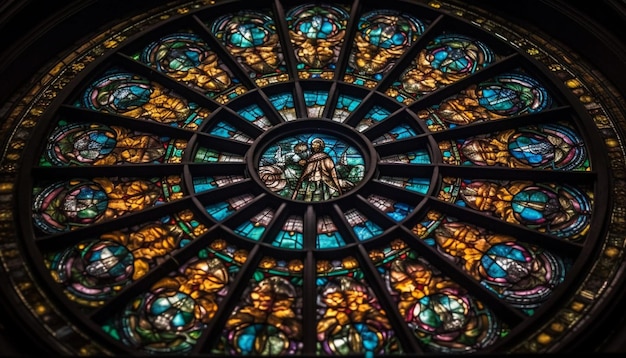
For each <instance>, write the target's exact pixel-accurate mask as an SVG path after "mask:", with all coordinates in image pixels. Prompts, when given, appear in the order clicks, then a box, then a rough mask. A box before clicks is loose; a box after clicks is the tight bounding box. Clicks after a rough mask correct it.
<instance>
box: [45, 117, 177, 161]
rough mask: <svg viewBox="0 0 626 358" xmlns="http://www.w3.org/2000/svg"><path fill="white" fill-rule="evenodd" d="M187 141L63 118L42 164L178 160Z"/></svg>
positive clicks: (52, 135) (53, 133)
mask: <svg viewBox="0 0 626 358" xmlns="http://www.w3.org/2000/svg"><path fill="white" fill-rule="evenodd" d="M186 147H187V141H186V140H183V139H171V138H169V137H164V136H157V135H153V134H150V133H144V132H139V131H133V130H131V129H128V128H125V127H121V126H116V125H106V124H102V123H93V122H92V123H88V122H72V121H66V120H61V121H59V122H58V123H57V124H56V127H55V128H54V130H53V132H52V133H50V134H49V135H48V143H47V144H46V152H45V153H44V155H43V156H42V157H41V159H40V160H39V165H40V166H55V167H57V166H59V167H60V166H88V165H116V164H144V163H153V164H156V163H179V162H180V161H181V157H182V155H183V152H184V150H185V148H186Z"/></svg>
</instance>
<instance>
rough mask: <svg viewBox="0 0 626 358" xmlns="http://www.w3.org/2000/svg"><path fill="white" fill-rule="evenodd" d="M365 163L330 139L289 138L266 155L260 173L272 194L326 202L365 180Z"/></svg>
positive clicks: (356, 152)
mask: <svg viewBox="0 0 626 358" xmlns="http://www.w3.org/2000/svg"><path fill="white" fill-rule="evenodd" d="M364 169H365V167H364V160H363V157H362V155H361V154H360V153H359V152H358V151H357V150H356V149H355V148H353V147H352V146H350V145H348V144H347V143H345V142H343V141H341V140H338V139H337V138H334V137H331V136H321V135H319V136H318V135H315V134H304V135H300V136H295V137H288V138H285V139H283V140H280V141H279V142H277V143H276V144H274V145H272V146H270V147H269V148H268V149H267V150H265V152H264V153H263V155H262V157H261V159H260V164H259V169H258V173H259V176H260V178H261V180H263V183H264V184H265V186H266V187H267V188H268V189H270V190H271V191H273V192H275V193H277V194H279V195H281V196H284V197H288V198H291V199H293V200H303V201H324V200H330V199H333V198H336V197H339V196H341V195H342V194H344V193H346V192H348V191H350V190H351V189H352V188H353V187H354V186H355V185H356V184H357V183H358V182H360V181H361V180H362V179H363V177H364Z"/></svg>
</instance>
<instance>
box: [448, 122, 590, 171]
mask: <svg viewBox="0 0 626 358" xmlns="http://www.w3.org/2000/svg"><path fill="white" fill-rule="evenodd" d="M439 149H440V150H441V154H442V156H443V161H444V162H445V163H448V164H455V165H459V164H460V165H478V166H503V167H510V168H533V169H546V170H580V171H588V170H590V165H589V158H588V156H587V149H586V148H585V144H584V141H583V140H582V138H581V136H580V134H578V133H577V131H576V130H575V129H574V128H572V126H571V125H568V124H566V123H559V124H556V123H555V124H542V125H538V126H525V127H518V128H515V129H509V130H504V131H500V132H495V133H489V134H483V135H478V136H474V137H470V138H465V139H459V140H457V141H456V143H454V142H452V141H445V142H439Z"/></svg>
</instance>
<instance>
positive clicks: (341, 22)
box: [285, 4, 349, 79]
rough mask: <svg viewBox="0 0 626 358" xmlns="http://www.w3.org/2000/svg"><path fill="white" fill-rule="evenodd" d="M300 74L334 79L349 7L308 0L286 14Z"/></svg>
mask: <svg viewBox="0 0 626 358" xmlns="http://www.w3.org/2000/svg"><path fill="white" fill-rule="evenodd" d="M285 17H286V21H287V23H288V25H289V38H290V40H291V43H292V45H293V47H294V54H295V56H296V59H297V60H298V64H297V65H296V66H297V68H298V75H299V77H300V78H303V79H305V78H324V79H331V78H333V76H334V71H335V69H336V67H337V59H338V57H339V52H340V51H341V46H342V44H343V41H344V38H345V35H346V25H347V23H348V17H349V13H348V9H345V8H343V7H341V6H331V5H321V6H320V5H313V4H305V5H301V6H297V7H295V8H293V9H291V10H289V11H287V14H286V16H285Z"/></svg>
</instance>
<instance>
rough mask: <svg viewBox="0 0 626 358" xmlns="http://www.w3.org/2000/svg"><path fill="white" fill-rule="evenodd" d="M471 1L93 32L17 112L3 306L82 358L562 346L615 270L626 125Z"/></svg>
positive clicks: (179, 14)
mask: <svg viewBox="0 0 626 358" xmlns="http://www.w3.org/2000/svg"><path fill="white" fill-rule="evenodd" d="M474 11H475V12H472V11H467V10H464V9H461V8H458V7H456V6H454V5H451V4H446V3H442V2H426V1H410V2H409V1H405V2H390V3H386V4H378V3H377V4H373V3H370V2H360V1H355V2H336V3H335V2H333V3H330V2H329V3H318V2H298V4H291V3H288V2H284V3H283V2H281V1H275V2H266V1H259V2H255V3H254V4H253V3H247V2H226V3H224V4H207V3H206V2H203V1H197V2H191V3H188V4H184V5H170V6H169V7H167V8H162V9H159V10H158V11H156V12H154V13H146V14H143V15H141V16H139V17H137V18H133V19H132V20H129V21H127V22H123V23H121V24H119V25H117V24H116V25H114V26H113V27H112V28H111V29H109V30H108V31H107V32H104V33H102V34H99V35H98V36H95V37H94V38H93V39H91V40H89V41H87V42H85V44H84V45H83V46H80V47H79V48H78V49H76V51H74V52H72V54H71V55H68V56H67V57H66V58H63V59H62V60H61V61H59V62H58V63H57V64H56V66H54V69H53V70H51V71H50V72H49V73H48V74H47V76H45V78H44V79H42V80H41V81H40V82H38V85H37V86H34V87H32V88H31V89H30V90H29V94H28V95H26V96H24V97H23V98H22V99H21V101H20V103H19V105H17V106H15V107H14V108H13V109H12V110H11V112H10V119H11V121H10V122H11V123H14V128H13V130H12V131H11V132H10V134H8V135H7V143H8V146H7V147H6V149H5V150H4V152H3V153H2V161H3V168H6V173H7V175H8V176H9V177H10V178H8V179H6V180H5V183H3V184H1V185H3V186H2V188H3V189H2V190H3V192H4V193H6V195H8V196H9V197H10V201H11V202H12V203H14V207H12V208H11V211H10V212H11V213H13V212H15V213H16V214H14V215H13V214H7V215H4V214H3V216H2V217H0V220H2V224H3V229H4V230H5V232H4V233H3V234H2V241H0V243H1V244H2V247H1V248H2V250H1V252H2V254H1V255H0V260H1V261H2V263H3V268H2V270H3V273H4V274H6V275H7V277H8V280H9V281H10V289H9V290H8V292H7V295H8V296H10V297H13V298H14V300H15V302H17V303H18V304H17V305H16V306H17V308H16V309H17V310H19V311H20V312H23V314H24V317H25V320H26V321H28V322H30V323H31V324H32V325H33V326H34V327H38V328H34V330H35V331H37V332H41V334H42V336H43V337H44V338H43V339H44V340H46V341H49V342H53V343H51V345H52V346H53V347H54V349H55V350H58V351H59V352H66V353H68V352H69V353H80V354H85V355H89V354H104V355H109V354H125V353H135V354H136V353H139V354H188V355H211V354H215V355H223V354H232V355H286V354H300V355H351V354H358V355H366V356H373V355H387V354H410V355H413V354H416V353H437V354H459V353H473V352H496V351H498V352H507V353H524V352H549V351H556V350H559V349H560V348H561V347H562V346H563V345H565V344H567V342H568V341H571V340H573V339H575V338H576V332H577V331H578V329H579V327H580V325H582V324H584V321H585V317H587V316H589V315H591V314H593V313H594V312H595V311H597V310H600V309H601V307H602V302H603V300H602V298H603V297H608V295H609V294H610V293H611V292H610V288H609V286H610V285H608V284H607V283H610V282H611V281H612V280H616V279H618V274H617V272H618V266H619V263H620V261H621V257H622V249H621V248H622V244H623V239H618V238H616V235H617V233H618V232H621V231H623V222H624V220H625V219H626V218H625V217H624V212H626V211H625V210H624V208H622V207H621V205H623V204H622V203H624V202H626V201H624V200H621V199H626V198H624V197H625V196H626V194H625V193H624V190H623V189H620V187H619V186H618V185H616V183H615V180H614V178H615V172H619V171H623V170H624V163H623V159H622V157H623V148H622V147H621V145H620V144H619V143H620V141H621V140H622V138H621V137H620V129H619V128H618V127H619V124H618V123H619V120H620V117H619V115H618V114H617V113H615V111H614V108H611V106H609V105H608V104H607V103H603V102H601V101H599V100H597V99H596V98H598V97H596V93H597V92H596V91H598V88H597V87H595V86H594V85H593V80H595V77H593V76H596V75H595V74H594V73H593V71H591V70H588V69H587V68H585V67H584V66H582V65H579V64H572V63H571V62H569V61H565V60H561V59H562V58H564V55H565V53H566V52H565V51H566V50H564V49H562V48H560V47H557V45H555V44H554V43H551V42H550V41H549V40H548V39H545V40H541V39H540V38H538V39H533V40H529V39H527V35H528V34H527V32H526V31H525V30H524V29H521V28H519V29H518V28H515V27H514V25H511V24H506V25H505V24H504V23H500V22H498V19H493V18H489V17H487V16H486V15H485V14H482V13H480V11H479V10H474ZM607 153H608V154H607ZM3 213H5V212H3ZM617 236H619V235H617ZM620 240H621V241H620ZM44 332H45V333H44Z"/></svg>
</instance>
